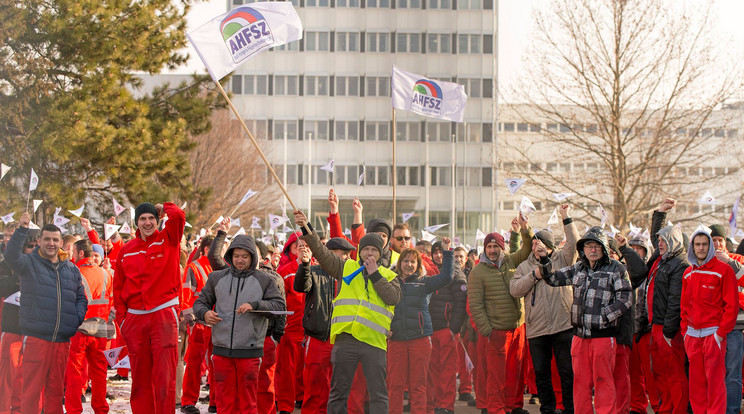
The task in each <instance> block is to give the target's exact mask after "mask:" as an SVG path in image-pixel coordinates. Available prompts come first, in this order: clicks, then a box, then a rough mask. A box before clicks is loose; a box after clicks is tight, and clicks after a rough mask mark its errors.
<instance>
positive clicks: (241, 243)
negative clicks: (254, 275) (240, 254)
mask: <svg viewBox="0 0 744 414" xmlns="http://www.w3.org/2000/svg"><path fill="white" fill-rule="evenodd" d="M235 249H243V250H247V251H248V252H249V253H250V254H251V266H250V269H255V268H256V267H257V266H258V262H259V260H257V256H258V255H257V253H256V252H257V249H256V242H255V240H253V237H251V236H248V235H245V234H241V235H240V236H236V237H235V238H233V240H232V242H231V243H230V247H228V248H227V252H226V253H225V262H227V264H229V265H230V267H231V268H234V267H235V266H233V261H232V259H233V252H234V251H235Z"/></svg>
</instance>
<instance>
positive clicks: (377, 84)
mask: <svg viewBox="0 0 744 414" xmlns="http://www.w3.org/2000/svg"><path fill="white" fill-rule="evenodd" d="M366 79H367V91H366V94H367V96H390V77H388V76H384V77H383V76H367V78H366Z"/></svg>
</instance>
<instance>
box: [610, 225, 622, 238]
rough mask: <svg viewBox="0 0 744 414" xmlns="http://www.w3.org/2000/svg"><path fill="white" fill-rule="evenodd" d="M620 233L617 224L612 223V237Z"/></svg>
mask: <svg viewBox="0 0 744 414" xmlns="http://www.w3.org/2000/svg"><path fill="white" fill-rule="evenodd" d="M618 233H620V230H618V229H617V228H615V226H613V225H612V224H610V234H611V236H610V237H612V238H614V237H615V236H616V235H617V234H618Z"/></svg>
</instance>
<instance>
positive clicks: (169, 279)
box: [114, 203, 186, 414]
mask: <svg viewBox="0 0 744 414" xmlns="http://www.w3.org/2000/svg"><path fill="white" fill-rule="evenodd" d="M165 214H167V215H168V221H167V222H166V223H165V227H164V229H163V230H162V231H158V220H159V219H160V218H162V217H164V215H165ZM134 220H135V223H136V224H137V233H136V237H135V238H134V239H132V240H130V241H129V242H128V243H127V244H125V245H124V247H123V248H122V249H121V251H120V252H119V257H118V260H117V261H116V267H115V269H116V271H115V273H114V274H115V275H116V277H115V278H114V308H115V309H116V323H117V325H119V330H120V331H121V334H122V336H123V337H124V341H125V342H126V344H127V349H128V350H129V360H130V364H131V367H132V395H131V398H130V404H131V407H132V412H133V413H134V414H139V413H143V414H162V413H169V414H171V413H173V409H174V407H175V405H176V363H177V361H178V352H177V344H178V312H179V298H180V296H181V268H180V265H179V261H180V256H181V237H182V236H183V226H184V223H185V222H186V219H185V216H184V214H183V211H181V209H180V208H178V206H176V205H175V204H173V203H165V204H164V205H160V204H158V205H157V206H155V205H153V204H151V203H142V204H140V205H139V206H137V208H136V209H135V210H134Z"/></svg>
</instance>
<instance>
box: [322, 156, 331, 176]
mask: <svg viewBox="0 0 744 414" xmlns="http://www.w3.org/2000/svg"><path fill="white" fill-rule="evenodd" d="M333 167H334V165H333V158H331V160H330V161H328V162H327V163H326V165H324V166H322V167H320V169H321V170H323V171H328V172H329V173H332V172H333Z"/></svg>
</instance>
